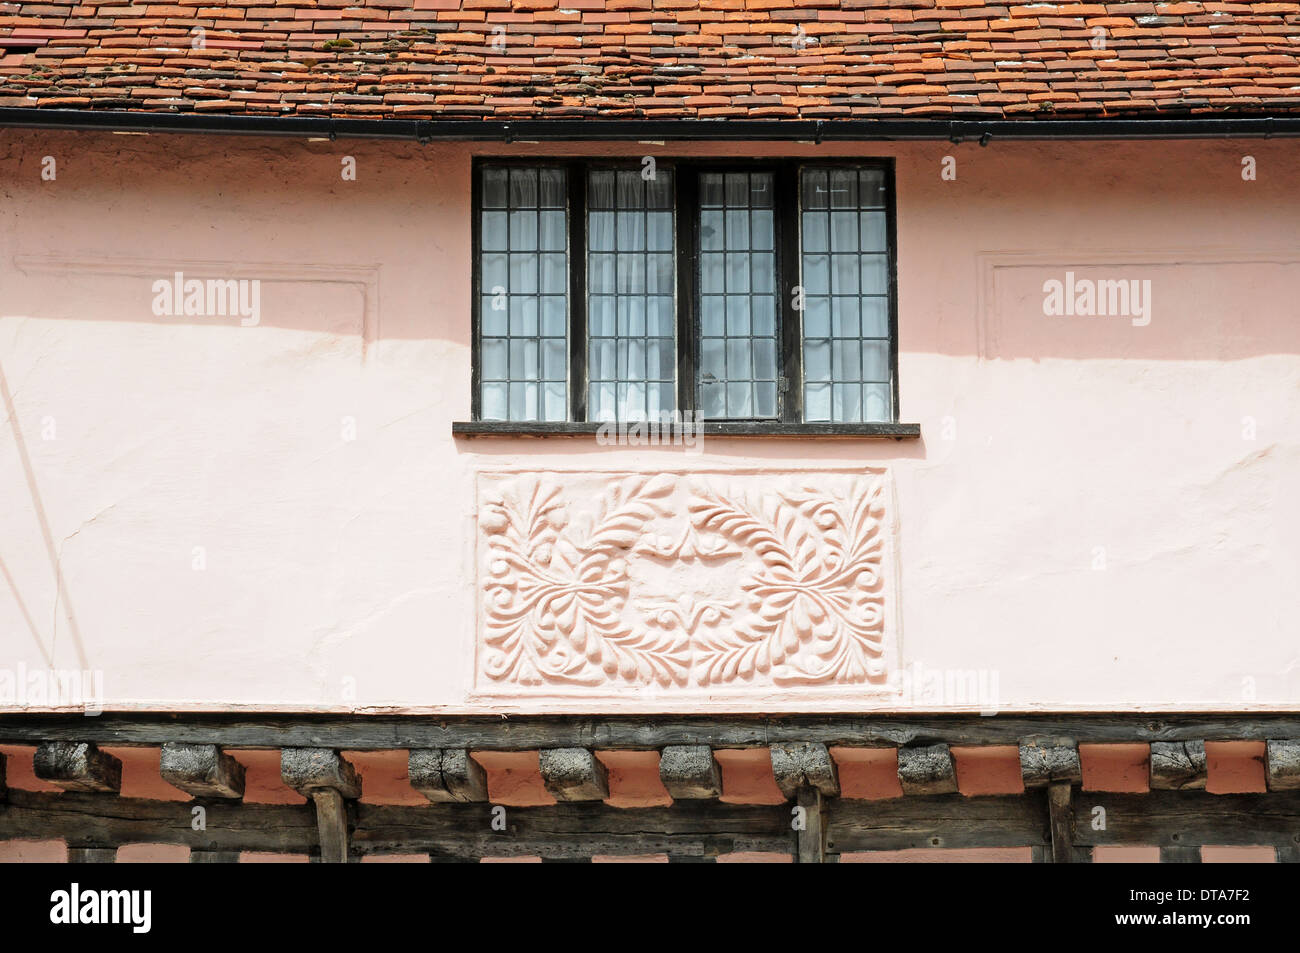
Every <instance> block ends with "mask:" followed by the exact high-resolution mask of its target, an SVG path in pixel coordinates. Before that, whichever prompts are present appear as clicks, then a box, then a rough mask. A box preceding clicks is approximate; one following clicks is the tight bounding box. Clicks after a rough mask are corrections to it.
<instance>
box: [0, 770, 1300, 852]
mask: <svg viewBox="0 0 1300 953" xmlns="http://www.w3.org/2000/svg"><path fill="white" fill-rule="evenodd" d="M1062 787H1063V786H1062ZM823 805H825V802H824V801H823ZM1094 805H1098V806H1102V807H1104V808H1105V809H1106V812H1107V829H1106V830H1105V831H1094V830H1093V829H1092V828H1091V825H1090V824H1088V823H1087V821H1086V815H1087V813H1088V812H1089V811H1090V809H1091V807H1092V806H1094ZM1076 807H1078V809H1079V810H1080V812H1081V816H1080V819H1079V821H1078V822H1077V823H1076V825H1075V827H1074V830H1073V834H1072V840H1073V847H1074V849H1073V852H1072V857H1073V859H1074V861H1075V862H1080V861H1084V862H1086V861H1087V860H1088V859H1089V848H1091V847H1093V846H1096V845H1102V844H1117V845H1128V846H1133V845H1144V844H1153V845H1156V846H1160V847H1195V846H1199V845H1201V844H1224V845H1258V844H1272V845H1273V846H1274V847H1275V848H1276V849H1277V850H1278V855H1279V859H1282V860H1295V859H1297V857H1300V843H1298V842H1297V841H1296V839H1295V838H1296V837H1297V836H1300V792H1278V793H1275V794H1261V795H1211V794H1207V793H1205V792H1203V791H1156V792H1152V793H1150V794H1108V793H1104V792H1089V793H1088V794H1087V795H1086V796H1085V797H1084V798H1083V799H1081V800H1079V801H1078V802H1077V804H1076ZM206 809H207V812H208V814H207V827H206V830H204V831H195V830H193V829H192V828H191V826H190V821H191V814H190V805H189V804H188V803H186V802H181V801H153V800H140V799H136V798H121V797H115V798H105V797H103V796H102V795H99V794H83V793H63V794H50V793H45V792H33V791H25V790H21V789H10V791H9V800H8V803H6V804H4V805H0V840H21V839H38V840H47V839H62V838H66V839H67V840H68V842H69V846H70V847H71V848H73V849H78V850H85V849H92V850H101V851H102V850H110V849H111V848H108V847H106V846H105V845H110V844H111V845H120V844H132V843H167V844H184V845H186V846H188V847H190V849H191V850H195V851H226V852H238V851H242V850H254V851H274V852H282V853H312V852H313V851H314V850H315V848H316V847H317V844H318V843H320V841H321V837H320V832H319V831H318V826H317V820H316V812H315V809H314V806H313V807H309V806H307V805H278V804H275V805H272V804H246V803H244V802H241V801H231V800H226V801H213V802H211V803H210V804H208V805H207V806H206ZM790 810H791V807H790V805H789V804H788V803H787V804H779V805H731V804H724V803H722V802H719V801H713V800H693V801H680V802H677V803H675V804H674V805H673V806H672V807H665V808H644V809H630V810H629V809H620V808H611V807H609V806H607V805H605V804H603V803H600V802H586V803H577V804H558V805H553V806H549V807H536V808H508V809H507V814H506V820H507V823H506V830H504V831H495V830H493V829H492V813H491V810H490V808H489V806H488V805H486V804H459V803H455V804H438V805H428V806H425V807H410V806H388V805H367V804H355V805H351V806H350V812H349V813H350V814H351V815H352V820H353V829H352V831H351V833H350V837H349V849H350V850H351V851H352V852H354V853H356V854H358V855H368V854H376V853H425V852H427V853H429V854H430V856H431V857H433V858H436V859H438V860H448V859H455V860H475V859H478V858H480V857H484V856H518V855H538V856H546V857H590V856H592V855H594V854H624V855H626V854H650V853H666V854H668V855H669V856H670V858H672V859H673V860H675V861H677V862H681V861H683V860H685V859H689V858H708V857H714V856H716V855H718V854H721V853H728V852H730V851H766V852H785V853H788V852H789V851H790V850H791V848H792V838H791V814H790ZM822 817H823V820H824V829H825V838H826V848H825V850H826V854H827V856H826V859H827V860H832V859H834V857H835V856H836V855H838V854H840V853H843V852H848V851H860V850H903V849H908V848H923V847H948V848H968V847H1023V846H1028V847H1040V848H1043V849H1044V850H1043V851H1042V852H1040V853H1044V852H1046V851H1048V850H1050V845H1052V844H1053V843H1054V842H1053V840H1052V838H1051V833H1050V831H1051V827H1052V825H1051V818H1050V814H1049V810H1048V806H1047V797H1025V796H1022V795H1017V796H999V797H964V796H961V795H939V796H935V797H927V798H895V799H891V800H884V801H859V800H844V799H840V800H836V801H835V802H833V804H832V805H830V806H829V808H826V809H825V811H824V813H823V814H822ZM811 819H812V818H810V820H811ZM809 826H810V827H811V825H809ZM795 844H796V845H797V840H796V841H795ZM195 862H200V863H201V862H204V861H201V860H199V861H195Z"/></svg>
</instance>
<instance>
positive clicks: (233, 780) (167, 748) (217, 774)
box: [159, 742, 244, 799]
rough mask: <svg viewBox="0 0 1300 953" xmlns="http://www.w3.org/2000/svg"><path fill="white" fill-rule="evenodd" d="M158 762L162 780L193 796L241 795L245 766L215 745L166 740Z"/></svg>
mask: <svg viewBox="0 0 1300 953" xmlns="http://www.w3.org/2000/svg"><path fill="white" fill-rule="evenodd" d="M159 766H160V773H161V774H162V778H163V780H164V781H166V782H167V783H168V784H170V785H172V786H173V787H178V788H180V789H181V790H182V791H184V792H185V793H186V794H192V795H194V797H204V798H206V797H219V798H234V799H238V798H241V797H243V796H244V766H243V765H242V764H240V763H239V762H238V761H236V760H235V759H234V758H232V757H231V756H230V755H228V754H226V753H225V752H223V751H222V750H221V749H220V748H219V747H217V746H216V745H187V744H177V743H176V742H171V743H169V744H165V745H163V746H162V753H161V755H160V761H159Z"/></svg>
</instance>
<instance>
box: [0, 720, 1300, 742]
mask: <svg viewBox="0 0 1300 953" xmlns="http://www.w3.org/2000/svg"><path fill="white" fill-rule="evenodd" d="M1270 738H1300V716H1298V715H1294V714H1266V713H1256V714H1251V715H1244V716H1243V715H1239V716H1216V715H1204V714H1167V715H1151V714H1139V713H1130V714H1111V715H1049V714H1033V715H1007V714H1004V715H994V716H991V717H987V718H986V717H981V716H978V715H882V716H861V715H782V716H763V715H725V716H724V715H687V716H682V717H673V718H663V717H654V716H640V715H604V716H573V715H516V716H512V717H510V718H509V719H502V718H501V717H500V716H482V715H473V716H460V717H448V716H445V715H392V716H388V715H356V716H352V715H346V716H339V715H265V716H254V715H248V714H245V713H195V714H188V715H186V716H185V717H184V718H183V719H178V718H176V716H175V715H174V714H171V713H134V712H132V713H127V712H105V713H103V714H102V715H100V716H98V717H96V718H86V717H85V716H84V715H62V714H27V713H24V714H12V713H10V714H4V715H0V744H28V745H31V744H40V743H42V742H45V741H88V742H94V743H98V744H105V745H108V744H112V745H150V746H157V745H160V744H162V743H164V742H167V741H176V742H185V743H188V744H218V745H223V746H224V747H226V748H282V747H307V748H310V747H324V748H335V749H338V750H344V749H348V750H358V751H375V750H390V749H393V748H444V749H445V748H466V749H469V750H471V751H478V750H482V751H529V750H537V749H540V748H551V747H577V748H584V747H585V748H631V749H641V750H650V749H656V750H658V749H662V748H664V747H666V746H668V745H679V744H681V745H688V744H694V745H712V746H713V747H714V748H715V749H717V748H762V747H767V746H768V745H769V744H776V743H782V742H799V741H816V742H820V743H822V744H824V745H826V746H828V747H830V746H835V745H844V746H858V747H867V746H881V745H883V746H896V745H899V746H901V745H926V744H934V743H939V742H942V743H945V744H949V745H985V744H987V745H1006V744H1021V743H1031V742H1037V743H1039V744H1040V745H1049V744H1072V743H1074V742H1089V743H1100V742H1151V741H1196V740H1206V741H1264V740H1267V739H1270Z"/></svg>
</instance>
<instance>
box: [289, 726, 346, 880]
mask: <svg viewBox="0 0 1300 953" xmlns="http://www.w3.org/2000/svg"><path fill="white" fill-rule="evenodd" d="M280 775H281V777H282V778H283V780H284V783H285V784H287V785H288V786H289V787H291V788H293V789H294V790H295V791H297V792H298V793H299V794H303V795H305V796H307V797H308V798H310V799H311V801H312V803H313V804H314V805H315V807H316V828H317V833H318V835H319V837H320V859H321V862H322V863H326V864H345V863H347V860H348V807H347V801H349V800H356V799H357V798H359V797H361V779H360V778H358V777H357V772H356V769H355V768H353V767H352V765H351V763H350V762H348V761H347V760H346V759H345V758H343V757H342V756H341V755H340V754H339V753H338V752H337V751H331V750H330V749H329V748H285V749H284V750H283V751H281V752H280Z"/></svg>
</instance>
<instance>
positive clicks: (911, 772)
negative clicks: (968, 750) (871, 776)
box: [898, 744, 957, 794]
mask: <svg viewBox="0 0 1300 953" xmlns="http://www.w3.org/2000/svg"><path fill="white" fill-rule="evenodd" d="M898 783H899V784H901V785H902V787H903V793H904V794H954V793H956V791H957V766H956V765H955V764H954V763H953V760H952V752H951V751H950V750H949V749H948V746H947V745H942V744H940V745H926V746H925V747H921V748H899V749H898Z"/></svg>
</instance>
